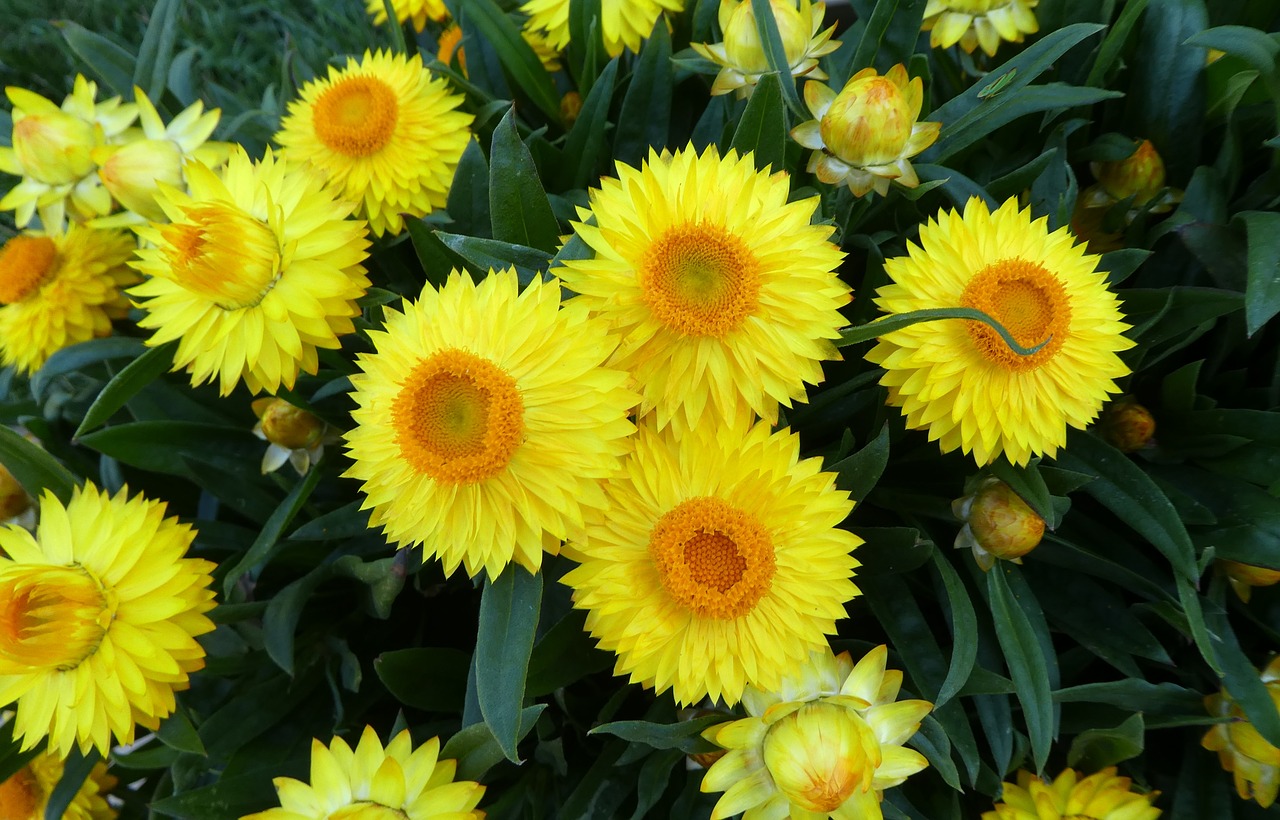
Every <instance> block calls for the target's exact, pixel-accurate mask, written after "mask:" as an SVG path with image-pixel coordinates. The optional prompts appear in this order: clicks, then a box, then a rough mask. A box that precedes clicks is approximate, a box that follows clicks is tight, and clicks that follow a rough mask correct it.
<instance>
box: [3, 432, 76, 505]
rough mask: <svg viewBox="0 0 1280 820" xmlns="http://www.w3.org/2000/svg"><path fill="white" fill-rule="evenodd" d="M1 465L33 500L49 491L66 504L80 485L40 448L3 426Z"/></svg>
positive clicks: (64, 468) (65, 469)
mask: <svg viewBox="0 0 1280 820" xmlns="http://www.w3.org/2000/svg"><path fill="white" fill-rule="evenodd" d="M0 463H3V464H4V466H5V467H6V468H7V469H8V470H9V472H11V473H13V477H14V478H16V479H17V480H18V483H19V484H21V485H22V489H24V490H26V491H27V494H28V495H30V496H31V497H32V498H39V497H40V495H41V494H42V493H43V492H44V491H45V490H48V491H49V492H51V493H53V494H54V495H55V496H57V498H58V500H59V501H61V502H62V503H63V504H66V503H67V502H68V501H70V500H71V493H72V491H73V490H74V489H75V487H76V485H77V484H79V483H80V482H79V481H78V480H77V479H76V477H75V476H73V475H72V474H71V473H70V472H69V471H68V470H67V468H66V467H63V466H62V465H61V464H59V463H58V461H57V460H56V459H55V458H54V457H53V456H51V455H49V454H48V453H46V452H45V451H44V450H43V449H42V448H41V447H40V446H38V445H36V444H33V443H31V442H30V441H27V440H26V439H25V438H23V437H22V436H21V435H19V434H18V433H16V432H14V430H13V429H11V428H9V427H5V426H3V425H0Z"/></svg>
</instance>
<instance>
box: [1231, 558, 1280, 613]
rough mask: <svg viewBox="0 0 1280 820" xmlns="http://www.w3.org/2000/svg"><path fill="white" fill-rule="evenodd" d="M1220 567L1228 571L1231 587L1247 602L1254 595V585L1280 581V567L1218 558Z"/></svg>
mask: <svg viewBox="0 0 1280 820" xmlns="http://www.w3.org/2000/svg"><path fill="white" fill-rule="evenodd" d="M1218 568H1219V569H1221V570H1222V571H1223V572H1224V573H1226V576H1227V582H1228V583H1229V584H1231V589H1233V590H1234V591H1235V593H1236V596H1237V597H1238V598H1239V599H1240V600H1242V601H1244V602H1245V603H1248V602H1249V599H1250V598H1252V597H1253V588H1254V587H1269V586H1273V585H1275V584H1276V583H1280V569H1271V568H1270V567H1259V566H1255V565H1253V564H1242V563H1240V562H1238V561H1225V560H1222V559H1219V560H1218Z"/></svg>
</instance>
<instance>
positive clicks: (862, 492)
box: [825, 424, 889, 504]
mask: <svg viewBox="0 0 1280 820" xmlns="http://www.w3.org/2000/svg"><path fill="white" fill-rule="evenodd" d="M888 464H889V425H887V424H886V425H884V426H883V427H881V428H880V433H879V434H878V435H877V436H876V437H875V438H873V439H872V440H871V441H869V442H867V444H866V446H865V447H863V448H862V449H861V450H859V451H858V452H856V453H853V454H852V455H850V456H847V457H845V458H842V459H840V460H839V461H837V462H836V463H835V464H830V465H828V466H827V467H826V468H825V469H826V470H827V472H831V473H835V474H836V486H837V487H839V488H840V489H842V490H846V491H848V493H849V497H850V498H852V499H853V501H854V503H855V504H861V503H862V500H863V499H864V498H866V497H867V495H868V494H869V493H870V492H871V490H872V489H874V488H875V486H876V482H878V481H879V480H880V476H882V475H884V468H885V467H886V466H888Z"/></svg>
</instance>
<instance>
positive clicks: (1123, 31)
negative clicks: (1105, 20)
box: [1085, 0, 1148, 86]
mask: <svg viewBox="0 0 1280 820" xmlns="http://www.w3.org/2000/svg"><path fill="white" fill-rule="evenodd" d="M1147 2H1148V0H1128V1H1127V2H1126V3H1125V4H1124V10H1123V11H1121V12H1120V16H1119V17H1118V18H1116V22H1115V24H1114V25H1112V26H1111V29H1110V30H1109V31H1108V32H1107V36H1106V37H1104V38H1102V46H1101V47H1100V48H1099V49H1098V58H1097V59H1096V60H1094V61H1093V66H1092V67H1091V68H1090V69H1089V78H1088V79H1087V80H1085V85H1095V86H1102V85H1105V84H1106V78H1107V74H1108V73H1109V72H1110V71H1111V67H1112V66H1113V65H1115V64H1116V61H1117V60H1118V59H1119V58H1120V52H1121V50H1123V49H1124V45H1125V42H1126V41H1127V40H1128V39H1129V34H1130V33H1131V32H1132V31H1133V27H1134V26H1135V25H1136V24H1137V22H1138V18H1139V17H1140V16H1142V12H1144V11H1145V10H1146V8H1147Z"/></svg>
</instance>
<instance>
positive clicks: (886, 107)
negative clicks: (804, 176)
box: [791, 64, 942, 196]
mask: <svg viewBox="0 0 1280 820" xmlns="http://www.w3.org/2000/svg"><path fill="white" fill-rule="evenodd" d="M804 100H805V104H806V105H808V106H809V111H810V112H811V113H812V114H813V117H814V118H813V119H812V120H809V121H808V122H803V123H801V124H800V125H798V126H796V127H795V128H793V129H792V130H791V138H792V139H794V140H795V141H796V142H798V143H800V144H801V145H803V146H804V147H805V148H812V149H814V152H813V155H812V156H811V157H810V158H809V166H808V167H809V172H810V173H812V174H816V175H817V177H818V179H820V180H822V181H823V182H825V183H827V184H828V185H840V184H842V183H843V184H845V185H848V186H849V190H850V191H853V193H854V194H856V195H857V196H863V195H865V194H866V193H867V192H868V191H872V190H874V191H875V192H876V193H878V194H880V195H881V196H884V195H885V194H887V193H888V192H889V183H890V182H893V181H896V182H897V183H898V184H899V185H902V186H905V187H907V188H914V187H916V186H917V185H919V184H920V179H919V177H917V176H916V171H915V168H913V167H912V165H911V157H914V156H915V155H916V154H918V153H920V152H921V151H923V150H924V149H926V148H928V147H929V146H930V145H932V144H933V143H934V140H936V139H937V138H938V131H939V129H940V128H941V127H942V125H941V123H936V122H917V121H916V119H917V118H918V117H919V116H920V106H921V104H922V103H923V100H924V84H923V82H922V81H921V80H920V78H919V77H915V78H912V79H908V78H907V70H906V69H905V68H904V67H903V66H902V65H901V64H898V65H896V66H894V67H893V68H891V69H889V72H888V73H887V74H885V75H884V76H881V75H879V74H877V73H876V70H875V69H874V68H864V69H863V70H861V71H859V72H858V73H857V74H854V75H853V76H852V77H851V78H850V79H849V82H848V83H846V84H845V86H844V88H843V89H841V91H840V93H839V94H837V93H835V92H834V91H832V90H831V89H830V88H828V87H827V86H825V85H823V84H822V83H818V82H809V83H805V86H804Z"/></svg>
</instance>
